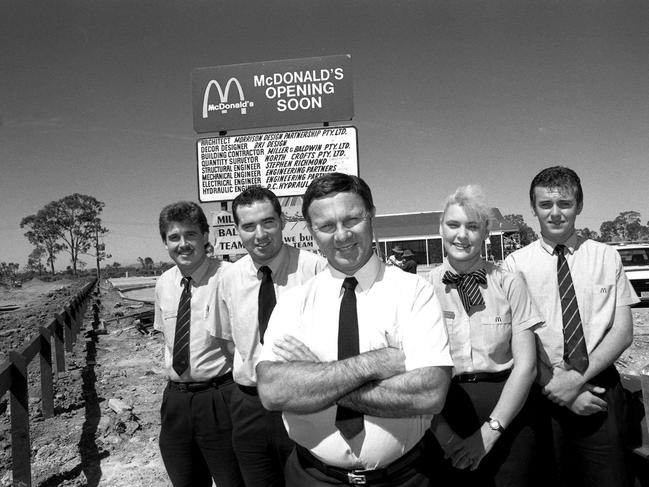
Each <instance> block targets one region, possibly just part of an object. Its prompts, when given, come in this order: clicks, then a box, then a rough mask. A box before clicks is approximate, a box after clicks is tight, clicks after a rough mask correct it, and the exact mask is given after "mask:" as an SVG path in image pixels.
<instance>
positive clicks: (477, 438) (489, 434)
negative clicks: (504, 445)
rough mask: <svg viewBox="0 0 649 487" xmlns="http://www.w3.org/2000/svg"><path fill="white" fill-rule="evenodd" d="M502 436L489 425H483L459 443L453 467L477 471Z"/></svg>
mask: <svg viewBox="0 0 649 487" xmlns="http://www.w3.org/2000/svg"><path fill="white" fill-rule="evenodd" d="M500 435H501V433H500V432H498V431H494V430H492V429H491V428H490V427H489V426H488V425H487V424H483V425H482V427H481V428H480V429H478V430H476V431H474V432H473V434H472V435H471V436H469V437H467V438H464V439H463V440H462V441H461V442H459V444H458V445H457V447H456V448H455V451H454V452H453V454H452V456H451V463H452V465H453V466H454V467H455V468H460V469H464V468H470V469H471V470H475V469H477V468H478V466H479V465H480V462H481V461H482V459H483V458H484V457H485V455H486V454H487V453H489V452H490V451H491V448H493V446H494V443H496V440H497V439H498V438H499V437H500Z"/></svg>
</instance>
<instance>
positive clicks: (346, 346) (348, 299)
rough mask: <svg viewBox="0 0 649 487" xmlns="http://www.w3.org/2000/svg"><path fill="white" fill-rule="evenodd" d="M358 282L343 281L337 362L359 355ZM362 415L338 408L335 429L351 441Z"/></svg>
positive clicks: (353, 280) (361, 425) (356, 431)
mask: <svg viewBox="0 0 649 487" xmlns="http://www.w3.org/2000/svg"><path fill="white" fill-rule="evenodd" d="M357 284H358V281H357V280H356V279H355V278H353V277H348V278H346V279H345V280H344V281H343V289H344V290H345V292H344V294H343V299H342V301H341V302H340V313H339V315H338V360H342V359H346V358H349V357H354V356H356V355H358V354H359V347H358V315H357V314H356V293H355V292H354V289H355V288H356V285H357ZM363 427H364V424H363V413H359V412H358V411H354V410H352V409H348V408H346V407H344V406H338V410H337V411H336V428H338V430H340V433H341V434H342V435H343V436H344V437H345V438H347V439H352V438H353V437H354V436H356V435H357V434H358V433H360V432H361V431H363Z"/></svg>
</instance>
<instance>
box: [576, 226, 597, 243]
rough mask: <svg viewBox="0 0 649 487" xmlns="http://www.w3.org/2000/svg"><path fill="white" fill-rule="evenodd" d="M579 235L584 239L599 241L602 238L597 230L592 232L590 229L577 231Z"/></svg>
mask: <svg viewBox="0 0 649 487" xmlns="http://www.w3.org/2000/svg"><path fill="white" fill-rule="evenodd" d="M577 233H578V234H579V235H581V236H582V237H583V238H589V239H591V240H597V241H599V239H600V236H599V234H598V233H597V232H596V231H595V230H591V229H590V228H588V227H586V228H581V229H577Z"/></svg>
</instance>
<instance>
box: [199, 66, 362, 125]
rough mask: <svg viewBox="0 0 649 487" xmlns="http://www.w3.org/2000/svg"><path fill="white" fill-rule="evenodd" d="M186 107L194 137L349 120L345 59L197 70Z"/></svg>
mask: <svg viewBox="0 0 649 487" xmlns="http://www.w3.org/2000/svg"><path fill="white" fill-rule="evenodd" d="M192 105H193V114H194V130H195V131H196V132H197V133H206V132H219V131H224V130H234V129H247V128H254V127H269V126H281V125H294V124H304V123H320V122H332V121H340V120H351V119H352V117H353V115H354V105H353V96H352V73H351V56H349V55H336V56H322V57H314V58H302V59H288V60H282V61H267V62H260V63H248V64H233V65H227V66H215V67H207V68H197V69H195V70H194V71H193V72H192Z"/></svg>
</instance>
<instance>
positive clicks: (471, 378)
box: [466, 374, 478, 382]
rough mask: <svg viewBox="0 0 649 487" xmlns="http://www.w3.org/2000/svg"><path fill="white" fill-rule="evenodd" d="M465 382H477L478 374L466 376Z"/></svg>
mask: <svg viewBox="0 0 649 487" xmlns="http://www.w3.org/2000/svg"><path fill="white" fill-rule="evenodd" d="M466 381H467V382H478V374H467V378H466Z"/></svg>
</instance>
